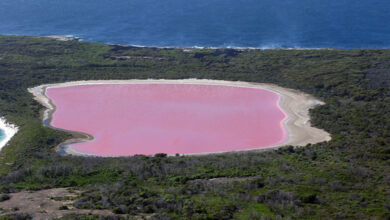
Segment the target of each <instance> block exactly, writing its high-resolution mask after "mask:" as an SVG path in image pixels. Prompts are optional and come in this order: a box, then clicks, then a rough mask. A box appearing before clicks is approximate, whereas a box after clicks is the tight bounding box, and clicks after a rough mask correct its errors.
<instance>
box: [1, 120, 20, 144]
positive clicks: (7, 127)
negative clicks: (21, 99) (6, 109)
mask: <svg viewBox="0 0 390 220" xmlns="http://www.w3.org/2000/svg"><path fill="white" fill-rule="evenodd" d="M0 129H1V130H3V131H4V133H5V138H4V139H3V140H1V141H0V150H1V149H2V148H3V147H4V146H5V145H7V143H8V141H9V140H11V138H12V137H13V136H14V135H15V134H16V133H17V132H18V127H17V126H16V125H13V124H10V123H7V121H6V120H5V118H2V117H0Z"/></svg>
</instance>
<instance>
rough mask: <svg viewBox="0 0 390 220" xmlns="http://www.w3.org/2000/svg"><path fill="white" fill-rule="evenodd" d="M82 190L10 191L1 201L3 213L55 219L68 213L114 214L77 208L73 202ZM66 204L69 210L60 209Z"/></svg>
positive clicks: (108, 211)
mask: <svg viewBox="0 0 390 220" xmlns="http://www.w3.org/2000/svg"><path fill="white" fill-rule="evenodd" d="M80 194H81V191H78V190H72V189H70V188H53V189H45V190H39V191H34V192H28V191H21V192H17V193H10V194H9V196H10V199H9V200H6V201H3V202H0V209H1V210H2V212H1V213H0V216H1V215H9V214H16V213H24V214H29V215H32V216H33V218H34V219H54V218H59V217H62V216H64V215H68V214H98V215H105V216H106V215H112V212H111V211H110V210H92V209H76V208H75V207H73V205H72V204H73V202H74V201H75V199H77V198H78V196H79V195H80ZM61 206H66V207H67V208H68V209H67V210H60V207H61Z"/></svg>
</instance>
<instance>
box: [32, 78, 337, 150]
mask: <svg viewBox="0 0 390 220" xmlns="http://www.w3.org/2000/svg"><path fill="white" fill-rule="evenodd" d="M156 83H162V84H164V83H165V84H204V85H223V86H234V87H245V88H255V89H256V88H257V89H266V90H269V91H272V92H275V93H277V94H278V95H279V96H280V97H281V99H280V103H279V105H280V107H281V109H282V110H283V111H284V112H285V113H286V114H287V115H288V118H287V119H286V120H285V121H284V126H285V128H286V130H287V133H288V138H287V140H286V141H285V142H283V143H280V144H278V145H274V146H269V147H265V148H264V147H262V148H260V149H258V148H255V149H249V150H262V149H266V148H274V147H280V146H285V145H293V146H304V145H306V144H315V143H319V142H323V141H329V140H330V139H331V137H330V134H329V133H327V132H326V131H324V130H321V129H318V128H315V127H312V126H311V123H310V116H309V109H311V108H314V107H315V106H318V105H322V104H324V103H323V102H322V101H320V100H318V99H316V98H314V97H313V96H311V95H308V94H304V93H302V92H300V91H297V90H293V89H288V88H283V87H280V86H277V85H274V84H267V83H248V82H240V81H237V82H233V81H221V80H206V79H182V80H162V79H161V80H155V79H148V80H95V81H73V82H65V83H57V84H45V85H40V86H37V87H34V88H29V89H28V91H29V92H30V93H32V94H33V95H34V99H35V100H37V101H38V102H40V103H41V104H42V105H43V106H45V107H46V108H47V109H46V110H45V111H44V113H43V121H44V124H45V125H46V126H50V120H51V116H52V114H53V112H54V111H55V106H54V105H53V103H52V102H51V100H50V99H49V98H48V97H47V96H46V89H47V88H59V87H68V86H77V85H96V84H156ZM55 129H57V128H55ZM60 130H61V129H60ZM71 132H73V133H78V134H79V137H77V138H74V139H71V140H68V141H67V142H65V143H63V144H61V145H60V146H59V148H60V149H62V150H65V151H66V152H67V153H69V154H75V155H86V154H82V153H80V152H77V151H75V150H74V149H72V148H71V147H69V144H72V143H78V142H83V141H90V140H93V137H92V136H91V135H88V134H85V133H79V132H74V131H71ZM215 153H219V152H215Z"/></svg>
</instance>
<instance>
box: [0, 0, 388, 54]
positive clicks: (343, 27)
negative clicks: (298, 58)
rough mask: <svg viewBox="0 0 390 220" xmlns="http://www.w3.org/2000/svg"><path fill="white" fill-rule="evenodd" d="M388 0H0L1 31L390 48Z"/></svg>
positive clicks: (188, 42) (141, 40) (154, 41)
mask: <svg viewBox="0 0 390 220" xmlns="http://www.w3.org/2000/svg"><path fill="white" fill-rule="evenodd" d="M389 21H390V2H389V0H370V1H368V0H328V1H313V0H278V1H274V0H67V1H59V0H34V1H29V0H2V1H0V34H5V35H28V36H46V35H72V36H75V37H79V38H81V39H83V40H85V41H91V42H101V43H109V44H125V45H140V46H162V47H164V46H169V47H196V46H199V47H232V48H235V47H242V48H251V47H253V48H262V49H273V48H341V49H351V48H390V24H389Z"/></svg>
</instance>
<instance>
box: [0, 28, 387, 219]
mask: <svg viewBox="0 0 390 220" xmlns="http://www.w3.org/2000/svg"><path fill="white" fill-rule="evenodd" d="M389 60H390V50H265V51H262V50H232V49H217V50H211V49H193V50H181V49H158V48H134V47H122V46H109V45H103V44H94V43H86V42H76V41H69V42H60V41H55V40H49V39H39V38H30V37H11V36H1V37H0V114H1V115H4V116H6V118H7V119H8V120H9V121H11V122H13V123H16V124H17V125H18V126H19V127H20V131H19V133H17V135H16V136H15V137H14V138H13V139H12V141H11V142H10V144H9V145H8V146H7V147H5V148H4V149H3V150H2V152H1V154H0V163H1V166H0V171H1V173H2V175H1V178H0V183H1V184H0V191H1V193H3V194H4V195H6V194H7V193H9V192H14V191H18V190H23V189H32V190H38V189H43V188H52V187H80V188H82V189H84V190H85V192H84V193H83V195H82V196H81V197H80V198H79V199H77V201H75V203H74V205H75V206H76V207H78V208H96V209H111V210H112V211H113V212H114V213H116V214H122V215H121V218H125V215H123V214H129V215H148V216H153V218H155V219H171V218H173V219H183V218H189V219H230V218H237V219H274V218H287V219H288V218H310V219H312V218H316V219H318V218H323V219H329V218H350V219H356V218H369V217H374V216H375V217H377V218H382V219H386V218H390V214H389V213H390V202H389V200H390V187H389V186H390V166H389V165H390V164H389V159H390V89H389V85H390V62H389ZM192 77H193V78H209V79H224V80H242V81H250V82H271V83H275V84H278V85H281V86H285V87H289V88H294V89H299V90H302V91H304V92H306V93H310V94H313V95H315V96H316V97H318V98H320V99H322V100H324V101H325V102H326V105H323V106H320V107H317V108H315V109H313V110H311V112H310V113H311V116H312V123H313V124H314V125H315V126H317V127H320V128H323V129H325V130H327V131H328V132H330V133H331V135H332V141H330V142H328V143H319V144H315V145H307V146H305V147H298V148H294V147H291V146H286V147H283V148H280V149H277V150H270V151H264V152H242V153H226V154H217V155H207V156H197V157H183V156H176V157H166V155H164V154H158V155H156V156H155V157H152V156H143V155H137V156H134V157H128V158H125V157H124V158H93V157H87V158H85V157H73V156H61V155H58V154H56V153H55V152H54V147H55V146H56V145H57V144H59V143H61V142H62V141H63V140H65V139H66V138H69V137H70V135H69V134H66V133H63V132H60V131H56V130H52V129H49V128H45V127H43V126H42V125H41V121H40V119H39V112H40V111H41V110H42V107H41V106H40V105H39V104H38V103H37V102H36V101H34V100H33V99H32V96H31V95H30V94H29V93H28V92H27V88H28V87H32V86H36V85H39V84H43V83H54V82H64V81H71V80H85V79H91V80H92V79H132V78H139V79H146V78H170V79H180V78H192ZM77 217H78V218H80V219H98V217H97V216H77ZM72 218H76V216H67V217H64V219H72ZM105 218H106V219H118V218H119V217H115V216H112V217H110V216H107V217H105Z"/></svg>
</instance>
